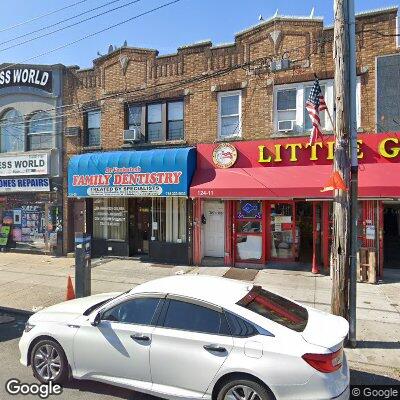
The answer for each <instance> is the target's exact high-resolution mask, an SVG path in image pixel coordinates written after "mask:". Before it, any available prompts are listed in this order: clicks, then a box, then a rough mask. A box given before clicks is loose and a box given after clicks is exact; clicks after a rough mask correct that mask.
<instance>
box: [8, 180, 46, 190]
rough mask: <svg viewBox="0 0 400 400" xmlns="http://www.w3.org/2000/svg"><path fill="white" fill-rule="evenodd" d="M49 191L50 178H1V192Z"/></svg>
mask: <svg viewBox="0 0 400 400" xmlns="http://www.w3.org/2000/svg"><path fill="white" fill-rule="evenodd" d="M48 191H50V180H49V178H11V179H9V178H0V193H14V192H48Z"/></svg>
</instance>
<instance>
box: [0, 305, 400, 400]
mask: <svg viewBox="0 0 400 400" xmlns="http://www.w3.org/2000/svg"><path fill="white" fill-rule="evenodd" d="M1 315H4V314H3V313H2V312H1V310H0V316H1ZM8 315H12V316H13V317H14V318H15V321H13V322H9V323H7V324H0V399H1V400H7V399H10V400H12V399H13V400H19V399H21V400H22V399H25V400H27V399H39V396H32V395H31V396H23V395H16V396H15V395H14V396H11V395H10V394H8V393H7V392H6V390H5V384H6V382H7V381H8V380H9V379H10V378H18V379H19V380H20V381H21V382H24V383H36V382H37V381H36V380H35V378H34V377H33V376H32V373H31V370H30V368H25V367H23V366H22V365H21V364H20V363H19V350H18V340H19V337H20V336H21V335H22V331H23V329H24V324H25V321H26V320H27V316H26V315H24V314H18V313H13V314H8ZM351 383H352V384H363V385H366V384H400V382H399V381H398V380H395V379H392V378H389V377H385V376H383V375H380V374H376V373H371V372H365V371H355V370H352V371H351ZM50 398H53V399H60V400H61V399H63V400H64V399H66V400H74V399H79V400H97V399H102V400H103V399H104V400H108V399H125V400H160V399H159V398H156V397H153V396H147V395H142V394H140V393H136V392H133V391H130V390H125V389H120V388H116V387H113V386H109V385H105V384H102V383H97V382H89V381H72V382H71V383H69V384H68V385H67V386H66V387H64V389H63V393H62V394H61V395H59V396H51V397H50Z"/></svg>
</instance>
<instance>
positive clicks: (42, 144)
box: [28, 111, 54, 150]
mask: <svg viewBox="0 0 400 400" xmlns="http://www.w3.org/2000/svg"><path fill="white" fill-rule="evenodd" d="M53 131H54V126H53V118H52V116H51V115H50V114H49V113H48V112H45V111H39V112H37V113H35V114H34V115H33V116H32V117H31V118H30V120H29V128H28V149H29V150H44V149H52V148H53V147H54V135H53Z"/></svg>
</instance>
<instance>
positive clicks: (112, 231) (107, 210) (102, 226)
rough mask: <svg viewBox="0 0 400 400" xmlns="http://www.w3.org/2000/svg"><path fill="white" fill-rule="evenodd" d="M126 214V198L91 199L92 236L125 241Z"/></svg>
mask: <svg viewBox="0 0 400 400" xmlns="http://www.w3.org/2000/svg"><path fill="white" fill-rule="evenodd" d="M127 215H128V200H127V199H121V198H119V199H118V198H116V199H114V198H108V199H107V198H104V199H93V237H94V238H95V239H108V240H120V241H126V240H127V225H128V219H127Z"/></svg>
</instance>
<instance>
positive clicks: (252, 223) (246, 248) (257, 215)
mask: <svg viewBox="0 0 400 400" xmlns="http://www.w3.org/2000/svg"><path fill="white" fill-rule="evenodd" d="M262 213H263V209H262V203H261V201H259V200H240V201H238V202H237V208H236V227H237V228H236V231H237V236H236V250H237V257H238V258H239V259H240V260H258V261H259V260H261V258H262V256H263V243H262V223H261V220H262Z"/></svg>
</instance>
